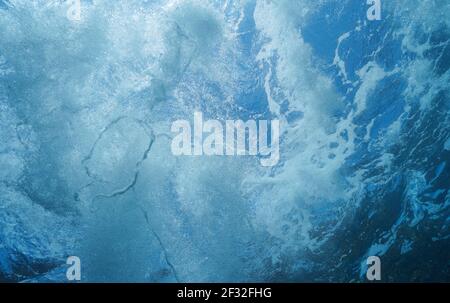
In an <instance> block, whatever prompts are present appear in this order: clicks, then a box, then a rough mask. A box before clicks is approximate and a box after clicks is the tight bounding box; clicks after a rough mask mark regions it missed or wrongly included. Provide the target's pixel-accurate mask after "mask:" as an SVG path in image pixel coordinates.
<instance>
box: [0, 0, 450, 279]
mask: <svg viewBox="0 0 450 303" xmlns="http://www.w3.org/2000/svg"><path fill="white" fill-rule="evenodd" d="M368 8H369V6H368V5H366V4H365V1H357V0H347V1H334V0H329V1H322V0H321V1H303V0H302V1H289V0H277V1H275V0H271V1H262V0H261V1H259V0H256V1H252V0H240V1H239V0H208V1H206V0H202V1H200V0H191V1H175V0H173V1H163V0H160V1H159V0H155V1H144V0H140V1H138V0H129V1H106V0H105V1H82V2H81V13H80V16H81V20H78V21H76V20H70V19H68V18H67V10H68V4H67V3H65V2H64V1H56V0H55V1H50V0H48V1H38V0H33V1H31V0H9V1H5V0H3V1H0V125H1V127H0V138H1V141H0V281H31V282H36V281H61V282H62V281H66V276H65V272H66V269H67V265H66V259H67V257H68V256H79V257H80V260H81V268H82V281H121V282H125V281H133V282H137V281H148V282H150V281H151V282H176V281H182V282H218V281H222V282H247V281H254V282H255V281H285V282H286V281H287V282H292V281H337V282H350V281H352V282H356V281H365V279H366V277H365V271H366V260H367V258H368V257H369V256H374V255H376V256H379V257H380V258H381V260H382V268H383V274H382V275H383V281H386V282H391V281H406V282H409V281H449V278H450V273H449V270H450V263H449V262H450V239H449V237H450V227H449V224H450V220H449V215H450V213H449V211H450V208H449V203H450V192H449V188H450V169H449V165H450V143H449V140H450V123H449V122H450V121H449V118H450V103H449V85H448V83H449V75H450V73H449V65H450V48H449V38H450V32H449V31H450V29H449V19H448V15H449V13H450V5H449V2H448V1H445V0H429V1H419V0H413V1H406V0H397V1H382V15H381V20H380V21H369V20H367V16H366V12H367V10H368ZM195 111H201V112H203V113H204V115H205V116H206V117H209V118H215V119H219V120H225V119H233V120H236V119H242V120H248V119H255V120H257V119H279V120H280V121H281V138H280V139H281V142H280V156H281V159H280V162H279V163H278V165H277V166H275V167H269V168H267V167H262V166H261V165H260V163H259V159H258V157H175V156H173V155H172V153H171V150H170V144H171V136H172V134H171V132H170V126H171V123H172V122H173V121H175V120H177V119H188V120H189V119H192V116H193V113H194V112H195Z"/></svg>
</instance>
